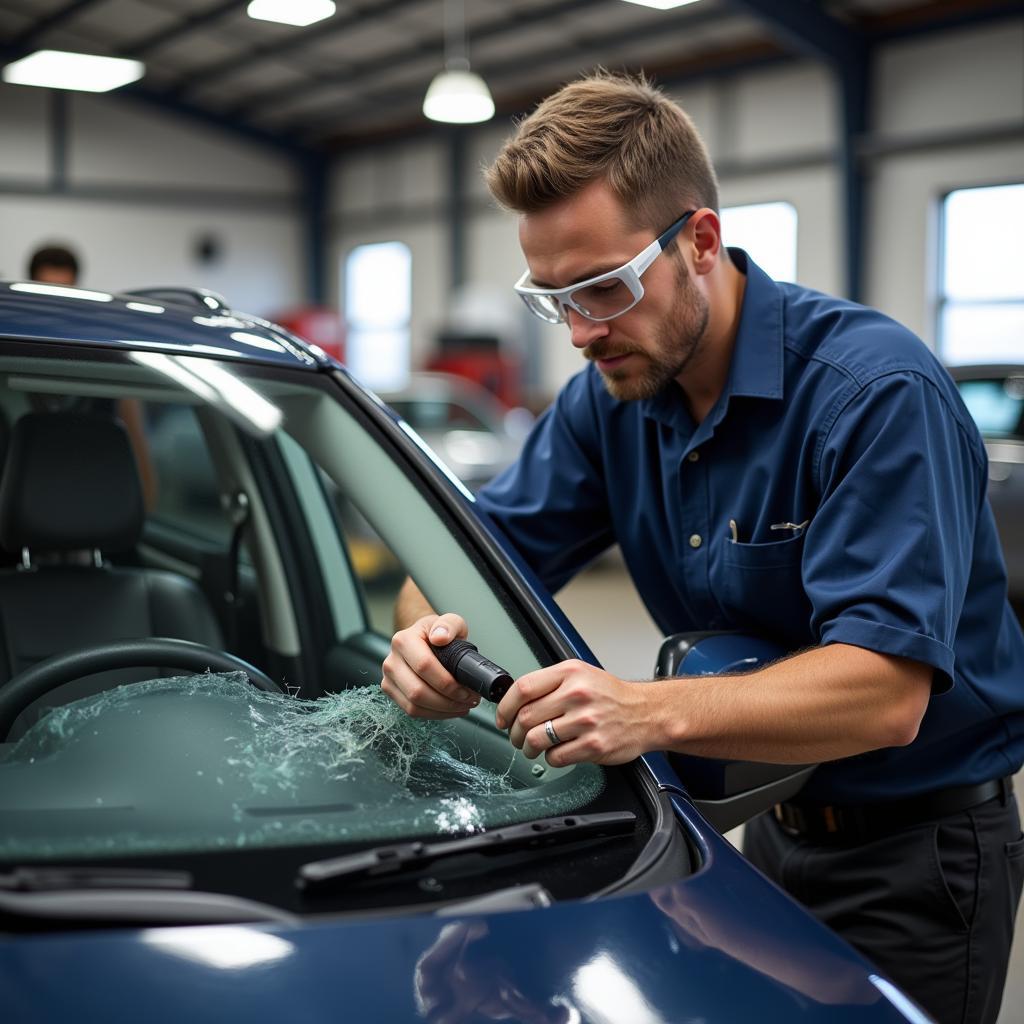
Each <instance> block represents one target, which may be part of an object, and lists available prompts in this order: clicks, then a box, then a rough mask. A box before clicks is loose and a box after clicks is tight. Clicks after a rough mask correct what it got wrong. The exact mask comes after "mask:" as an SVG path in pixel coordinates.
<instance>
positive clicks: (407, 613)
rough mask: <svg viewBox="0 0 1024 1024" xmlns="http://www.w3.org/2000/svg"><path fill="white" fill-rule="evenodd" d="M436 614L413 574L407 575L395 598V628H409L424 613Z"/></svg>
mask: <svg viewBox="0 0 1024 1024" xmlns="http://www.w3.org/2000/svg"><path fill="white" fill-rule="evenodd" d="M436 614H437V613H436V612H435V611H434V609H433V608H431V607H430V602H429V601H427V599H426V598H425V597H424V596H423V591H421V590H420V588H419V587H417V586H416V584H415V583H413V581H412V577H411V576H409V577H407V578H406V580H405V582H404V583H403V584H402V589H401V590H399V592H398V597H397V598H396V599H395V616H394V617H395V630H396V631H397V630H400V629H407V628H408V627H409V626H411V625H412V624H413V623H414V622H418V621H419V620H420V619H422V618H423V616H424V615H436Z"/></svg>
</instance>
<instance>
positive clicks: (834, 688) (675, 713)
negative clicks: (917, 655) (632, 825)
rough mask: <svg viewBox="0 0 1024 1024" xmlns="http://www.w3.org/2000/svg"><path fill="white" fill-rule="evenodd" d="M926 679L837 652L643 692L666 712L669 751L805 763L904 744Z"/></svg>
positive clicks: (922, 669)
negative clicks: (749, 671) (748, 672)
mask: <svg viewBox="0 0 1024 1024" xmlns="http://www.w3.org/2000/svg"><path fill="white" fill-rule="evenodd" d="M931 679H932V670H931V668H930V667H929V666H927V665H922V664H919V663H916V662H911V661H907V660H905V659H902V658H894V657H889V656H887V655H882V654H876V653H875V652H873V651H867V650H864V649H863V648H860V647H853V646H850V645H847V644H833V645H830V646H827V647H818V648H814V649H813V650H809V651H805V652H804V653H802V654H799V655H796V656H794V657H792V658H788V659H786V660H785V661H781V662H777V663H776V664H774V665H770V666H768V667H767V668H765V669H762V670H760V671H758V672H753V673H751V674H749V675H742V676H725V677H723V676H700V677H694V678H684V679H676V680H665V681H658V682H656V683H651V684H647V685H648V686H651V687H656V688H657V692H654V691H652V692H651V693H650V694H649V696H650V698H652V699H653V700H655V701H657V702H658V703H659V704H660V705H661V707H663V708H664V710H665V716H666V717H665V718H664V719H663V720H661V721H660V722H657V723H656V726H655V729H656V730H657V729H663V730H664V733H663V736H664V740H665V743H664V746H665V748H667V749H670V750H678V751H680V752H684V753H688V754H698V755H701V756H704V757H718V758H738V759H743V760H749V761H766V762H771V763H777V764H803V763H812V762H818V761H830V760H834V759H836V758H840V757H850V756H852V755H854V754H860V753H863V752H865V751H867V750H875V749H878V748H881V747H890V746H902V745H905V744H907V743H910V742H911V741H912V740H913V738H914V736H915V735H916V734H917V727H918V724H919V723H920V720H921V717H922V716H923V714H924V711H925V708H926V707H927V703H928V697H929V695H930V693H931ZM659 745H660V744H659Z"/></svg>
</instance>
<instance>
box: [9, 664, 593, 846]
mask: <svg viewBox="0 0 1024 1024" xmlns="http://www.w3.org/2000/svg"><path fill="white" fill-rule="evenodd" d="M495 753H497V751H496V752H495ZM511 755H512V750H511V748H510V747H509V748H508V749H507V750H505V751H503V752H500V754H499V756H497V757H489V756H488V757H482V756H481V748H480V746H479V745H476V746H475V747H474V748H473V749H467V746H466V743H465V741H464V740H463V739H462V738H461V737H460V736H459V735H458V731H457V726H453V725H450V724H446V723H435V722H423V721H416V720H413V719H410V718H408V717H406V716H405V715H404V714H403V713H402V712H401V711H400V710H399V709H398V708H397V707H396V706H395V705H394V704H392V703H391V701H389V700H388V699H387V698H386V697H385V696H384V695H383V694H382V693H381V692H380V690H378V689H377V688H375V687H374V688H366V689H361V690H349V691H346V692H344V693H338V694H330V695H327V696H324V697H320V698H318V699H317V700H303V699H300V698H298V697H293V696H289V695H286V694H275V693H266V692H263V691H260V690H257V689H256V688H255V687H253V686H251V685H249V683H248V680H247V678H246V676H245V674H244V673H241V672H236V673H227V674H213V673H205V674H203V675H190V676H176V677H173V678H169V679H154V680H150V681H147V682H142V683H134V684H131V685H127V686H120V687H117V688H115V689H113V690H109V691H107V692H105V693H102V694H97V695H95V696H92V697H86V698H84V699H82V700H79V701H75V702H74V703H72V704H67V705H64V706H62V707H59V708H56V709H54V710H53V711H52V712H50V714H49V715H47V716H46V717H45V718H43V719H42V720H41V721H40V722H38V723H36V725H34V726H33V727H32V728H31V729H29V730H28V732H26V733H25V734H24V735H23V736H22V737H21V739H20V740H18V741H17V742H16V743H14V744H11V745H10V746H9V748H8V749H7V750H6V752H5V753H4V754H3V755H2V760H0V824H3V825H4V826H5V827H3V828H2V829H0V856H3V857H7V858H9V857H28V856H31V857H32V858H39V857H46V856H69V855H71V856H84V855H96V854H102V853H103V852H105V851H108V852H109V851H113V850H116V851H118V852H120V853H125V852H133V853H141V852H151V851H173V850H189V851H194V850H203V849H217V848H226V847H233V848H240V847H251V846H272V845H281V844H298V843H301V844H308V843H317V842H331V841H339V840H342V841H345V840H351V841H355V840H365V839H367V838H373V839H377V838H383V837H393V836H399V835H407V834H410V833H417V834H423V833H428V834H429V833H437V834H446V833H465V832H474V831H480V830H482V829H484V828H487V827H490V826H494V825H498V824H504V823H508V822H509V821H512V820H518V819H520V818H522V817H523V816H529V817H533V816H540V815H543V814H545V813H550V812H551V811H552V810H553V811H554V812H555V813H562V812H565V811H568V810H571V809H573V808H575V807H579V806H581V805H583V804H585V803H586V802H588V801H589V800H590V799H592V798H593V797H594V796H596V795H597V793H598V792H599V791H600V789H601V775H600V772H599V771H598V770H597V769H592V770H591V771H577V772H572V773H570V774H569V775H568V776H566V777H563V779H562V780H561V781H560V782H559V783H558V784H556V785H553V786H538V785H537V782H538V779H537V777H536V776H534V775H533V774H532V773H531V772H529V771H527V772H525V773H524V772H523V771H522V770H520V769H519V768H517V765H516V762H515V759H514V758H513V757H512V756H511ZM14 821H18V822H19V823H20V825H21V827H20V828H18V829H12V828H9V827H6V825H8V824H10V823H12V822H14Z"/></svg>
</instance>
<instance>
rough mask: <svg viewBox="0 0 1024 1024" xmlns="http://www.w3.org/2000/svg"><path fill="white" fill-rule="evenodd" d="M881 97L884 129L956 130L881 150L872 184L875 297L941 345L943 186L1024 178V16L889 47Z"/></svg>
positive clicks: (903, 135) (880, 77)
mask: <svg viewBox="0 0 1024 1024" xmlns="http://www.w3.org/2000/svg"><path fill="white" fill-rule="evenodd" d="M874 106H875V113H874V118H875V123H876V125H877V132H878V134H880V135H881V136H882V137H884V138H900V139H906V140H914V139H918V140H920V139H927V138H929V137H934V136H935V135H937V134H938V133H942V132H948V133H951V135H952V136H953V137H952V138H951V139H950V142H949V143H948V144H947V145H945V146H931V147H929V148H928V149H924V150H921V151H918V152H906V153H893V154H890V155H887V156H880V157H878V158H877V159H876V160H875V161H874V163H873V174H872V179H871V185H870V193H869V198H870V206H869V220H868V231H867V237H868V246H867V256H868V266H867V275H866V276H867V301H868V302H870V303H871V304H873V305H876V306H878V307H879V308H880V309H883V310H884V311H885V312H886V313H888V314H889V315H890V316H893V317H895V318H896V319H897V320H899V321H901V322H902V323H904V324H906V325H907V326H908V327H910V328H911V330H913V331H915V332H916V333H917V334H919V335H920V336H921V337H922V338H924V340H925V341H927V342H928V343H929V344H930V345H933V346H934V343H935V293H936V281H937V271H938V264H937V256H938V226H939V209H940V206H941V203H942V199H943V197H944V195H945V194H946V193H948V192H950V191H951V190H953V189H955V188H963V187H968V186H972V185H995V184H1006V183H1009V182H1014V181H1024V19H1020V20H1015V21H1007V22H1000V23H998V24H996V25H993V26H991V27H987V28H982V29H975V30H972V31H964V32H956V33H944V34H942V35H939V36H935V37H932V38H928V39H925V40H923V41H920V42H911V43H903V44H900V45H895V46H892V47H890V48H889V49H888V50H887V51H886V52H885V54H884V55H883V58H882V60H881V61H880V66H879V69H878V74H877V76H876V87H875V103H874ZM1014 123H1016V125H1017V126H1018V129H1017V137H1016V139H1015V140H1013V139H1008V140H1005V141H999V142H986V141H984V140H980V139H979V141H976V142H973V143H968V142H966V141H963V140H961V141H959V142H957V141H955V135H956V133H958V132H968V133H973V132H978V131H980V130H983V129H984V128H986V127H995V126H1001V125H1007V124H1014ZM978 258H979V259H984V253H979V254H978ZM1022 258H1024V257H1022ZM1022 356H1024V342H1022Z"/></svg>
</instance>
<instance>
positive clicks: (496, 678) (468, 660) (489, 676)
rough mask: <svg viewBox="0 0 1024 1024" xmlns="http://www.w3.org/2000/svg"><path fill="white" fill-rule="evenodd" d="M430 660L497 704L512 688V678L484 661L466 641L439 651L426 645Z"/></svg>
mask: <svg viewBox="0 0 1024 1024" xmlns="http://www.w3.org/2000/svg"><path fill="white" fill-rule="evenodd" d="M430 649H431V650H432V651H433V652H434V657H436V658H437V660H438V661H439V662H441V664H442V665H444V667H445V668H446V669H448V671H449V672H451V674H452V675H453V676H454V677H455V681H456V682H457V683H459V684H460V685H462V686H465V687H468V688H469V689H470V690H473V691H474V692H475V693H479V694H480V696H481V697H483V699H484V700H489V701H491V702H493V703H494V704H497V703H498V701H499V700H501V698H502V697H504V696H505V694H506V693H507V692H508V688H509V687H510V686H511V685H512V677H511V676H510V675H509V674H508V672H506V671H505V670H504V669H503V668H502V667H501V666H500V665H495V664H494V662H493V661H489V660H488V659H487V658H485V657H484V656H483V655H482V654H481V653H480V651H479V650H477V647H476V645H475V644H471V643H470V642H469V641H468V640H452V641H451V642H450V643H448V644H445V646H443V647H435V646H434V644H431V645H430Z"/></svg>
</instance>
